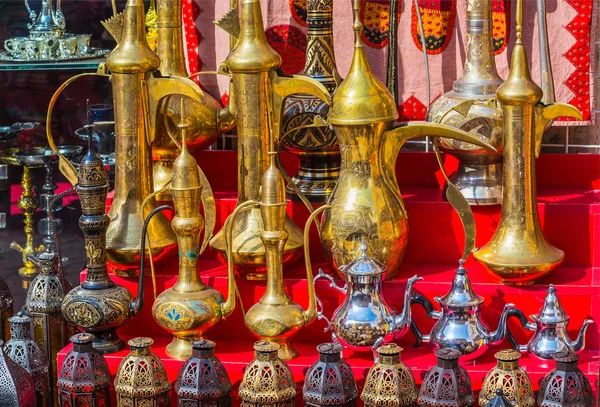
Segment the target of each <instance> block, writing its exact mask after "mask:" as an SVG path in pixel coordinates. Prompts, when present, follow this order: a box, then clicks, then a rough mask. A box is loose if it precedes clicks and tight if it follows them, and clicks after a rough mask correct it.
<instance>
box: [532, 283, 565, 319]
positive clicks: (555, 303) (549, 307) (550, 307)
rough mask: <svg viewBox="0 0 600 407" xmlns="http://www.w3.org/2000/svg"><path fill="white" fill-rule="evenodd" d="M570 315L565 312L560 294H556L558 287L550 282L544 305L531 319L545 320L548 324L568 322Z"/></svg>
mask: <svg viewBox="0 0 600 407" xmlns="http://www.w3.org/2000/svg"><path fill="white" fill-rule="evenodd" d="M569 318H570V317H569V316H568V315H567V314H565V311H564V310H563V307H562V305H561V304H560V300H559V299H558V295H556V288H554V285H553V284H550V286H549V287H548V290H547V291H546V298H545V299H544V305H543V306H542V308H541V309H540V310H539V311H538V313H537V314H535V315H532V316H531V319H533V320H534V321H536V322H543V323H546V324H558V323H560V322H566V321H568V320H569Z"/></svg>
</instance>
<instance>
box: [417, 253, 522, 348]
mask: <svg viewBox="0 0 600 407" xmlns="http://www.w3.org/2000/svg"><path fill="white" fill-rule="evenodd" d="M434 300H435V301H436V302H438V303H439V304H440V307H441V309H442V310H441V311H436V310H434V308H433V304H432V303H431V301H429V299H427V298H426V297H425V296H423V295H422V294H420V293H414V294H413V295H412V299H411V302H412V303H413V304H415V303H416V304H420V305H422V306H423V307H424V308H425V311H426V312H427V316H428V317H429V318H432V319H436V320H437V322H436V323H435V325H434V326H433V328H432V330H431V333H430V334H429V335H423V334H422V333H421V331H419V328H418V327H417V325H416V324H413V326H411V330H413V333H414V335H415V337H416V338H417V343H416V344H415V347H418V346H420V345H421V343H422V342H429V344H430V345H431V346H432V347H433V349H434V351H435V350H437V349H439V348H452V349H456V350H458V351H459V352H460V353H461V354H462V356H461V359H463V360H473V359H476V358H477V357H479V356H480V355H482V354H483V353H484V352H485V351H486V350H487V348H488V347H489V346H490V345H498V344H499V343H500V342H502V340H503V339H504V337H505V335H506V321H507V319H508V317H509V316H510V312H509V311H510V310H511V309H513V308H514V304H505V305H504V310H503V311H502V314H501V315H500V321H499V322H498V329H497V330H496V331H494V332H490V329H489V327H488V325H487V324H486V323H485V322H484V321H483V319H482V317H481V304H483V298H482V297H480V296H478V295H477V294H475V292H474V291H473V289H472V288H471V281H470V280H469V277H468V276H467V270H466V269H465V268H464V265H463V261H462V260H460V262H459V267H458V269H457V270H456V276H455V277H454V281H453V282H452V288H451V289H450V291H449V292H448V293H447V294H446V295H444V296H443V297H434Z"/></svg>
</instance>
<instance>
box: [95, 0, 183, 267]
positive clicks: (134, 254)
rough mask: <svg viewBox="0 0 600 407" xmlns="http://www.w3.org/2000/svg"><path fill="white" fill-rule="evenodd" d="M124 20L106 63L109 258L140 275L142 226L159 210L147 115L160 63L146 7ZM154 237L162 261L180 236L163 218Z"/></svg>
mask: <svg viewBox="0 0 600 407" xmlns="http://www.w3.org/2000/svg"><path fill="white" fill-rule="evenodd" d="M124 16H125V17H124V18H123V28H122V34H121V39H120V41H119V42H118V44H117V47H116V48H115V49H114V51H113V52H112V53H111V54H110V56H109V57H108V59H107V61H106V65H107V67H108V69H109V70H110V71H111V72H112V75H111V82H112V88H113V105H114V108H115V109H114V110H115V135H116V136H115V137H116V146H115V155H116V157H115V159H116V174H115V189H114V197H113V202H112V206H111V208H110V211H109V213H108V216H109V217H110V224H109V226H108V231H107V235H106V246H107V255H108V259H109V261H110V262H111V263H113V265H114V267H115V269H116V271H117V273H119V274H121V273H122V274H125V275H130V274H132V273H135V270H136V269H137V265H138V261H139V256H140V242H141V232H142V224H143V222H144V219H145V218H146V216H147V215H148V214H149V213H150V211H151V210H152V209H153V208H154V207H156V199H154V198H151V199H149V201H148V202H147V204H146V205H145V206H144V207H142V202H143V201H144V199H145V198H146V197H148V195H149V194H150V193H151V192H152V162H151V155H150V145H149V144H148V138H147V132H148V128H147V127H148V126H147V125H146V122H147V118H146V117H145V115H144V103H143V99H145V96H144V95H145V93H146V89H145V86H144V83H145V79H147V76H148V72H150V71H152V70H155V69H156V68H157V67H158V64H159V60H158V57H157V56H156V54H154V52H152V51H151V50H150V48H149V47H148V44H147V42H146V38H145V32H144V5H143V3H142V2H141V1H139V0H128V2H127V6H126V10H125V13H124ZM148 236H149V239H150V242H151V246H152V254H153V256H156V257H158V256H159V255H160V254H162V253H164V252H165V251H166V250H167V249H168V248H170V247H173V246H174V245H175V235H174V233H173V231H172V229H171V226H170V225H169V222H168V220H167V218H166V217H165V216H164V214H162V213H161V214H158V215H157V216H156V217H155V219H153V220H152V222H151V223H150V225H149V228H148Z"/></svg>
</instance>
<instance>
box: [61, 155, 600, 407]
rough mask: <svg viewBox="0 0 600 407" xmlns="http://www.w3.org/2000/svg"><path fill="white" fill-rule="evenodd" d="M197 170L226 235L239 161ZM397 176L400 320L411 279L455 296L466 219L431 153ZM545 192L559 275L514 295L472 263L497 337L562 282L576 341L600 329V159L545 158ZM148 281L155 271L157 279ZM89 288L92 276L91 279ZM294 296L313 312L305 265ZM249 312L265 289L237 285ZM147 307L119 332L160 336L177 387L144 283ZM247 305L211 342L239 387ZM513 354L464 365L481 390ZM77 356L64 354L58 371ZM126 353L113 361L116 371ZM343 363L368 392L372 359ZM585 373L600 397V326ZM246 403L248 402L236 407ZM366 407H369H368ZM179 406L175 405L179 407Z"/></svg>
mask: <svg viewBox="0 0 600 407" xmlns="http://www.w3.org/2000/svg"><path fill="white" fill-rule="evenodd" d="M197 159H198V163H199V164H200V166H201V167H202V168H203V170H204V171H205V172H206V174H207V176H208V178H209V180H210V182H211V185H212V187H213V189H214V190H215V197H216V202H217V228H220V227H221V225H222V224H223V222H224V220H225V219H226V217H227V216H228V214H229V213H231V211H232V210H233V208H234V206H235V202H236V196H235V195H236V193H235V189H236V185H237V180H236V177H237V171H236V155H235V152H225V151H206V152H201V153H199V154H197ZM297 164H298V163H297V161H296V160H294V159H293V157H291V156H284V165H285V167H286V168H287V169H288V171H290V172H293V171H294V169H295V168H297ZM445 165H446V168H447V170H448V171H449V172H452V171H453V170H454V169H456V161H455V160H454V159H453V158H452V157H446V160H445ZM397 175H398V182H399V184H400V188H401V191H402V194H403V197H404V199H405V203H406V208H407V211H408V215H409V228H410V232H409V239H408V242H409V243H408V247H407V250H406V255H405V258H404V263H403V266H402V269H401V270H400V272H399V273H398V275H397V276H396V277H395V278H394V279H393V280H391V281H388V282H386V283H385V295H386V298H387V299H388V301H389V303H390V304H391V305H392V306H394V307H395V308H396V309H397V310H398V312H400V311H401V310H402V301H403V297H404V287H405V282H406V279H407V278H408V277H410V276H412V275H414V274H418V275H420V276H422V277H424V278H425V279H424V280H423V281H420V282H418V283H417V284H416V289H418V290H419V291H421V292H422V293H423V294H425V295H426V296H427V297H428V298H433V297H434V296H436V295H442V294H444V293H445V292H447V291H448V289H449V287H450V284H451V281H452V278H453V276H454V269H455V268H456V260H457V259H458V258H459V257H460V255H461V250H462V245H463V232H462V227H461V225H460V221H459V219H458V217H457V216H456V215H455V214H454V212H453V210H452V208H451V206H450V205H449V204H448V203H447V202H445V201H444V200H443V198H442V191H441V185H442V184H443V178H442V176H441V173H440V171H439V169H438V168H437V164H436V161H435V156H434V155H433V154H431V153H402V154H401V155H400V157H399V160H398V165H397ZM537 184H538V196H539V204H538V207H539V211H540V220H541V223H542V227H543V229H544V233H545V234H546V236H547V237H548V240H549V241H551V242H552V243H553V244H555V245H556V246H558V247H560V248H561V249H563V250H564V251H565V253H566V257H565V261H564V263H563V264H562V265H561V266H560V267H559V268H558V269H556V270H555V271H554V272H553V273H552V274H550V275H549V276H547V277H545V278H543V279H542V280H541V281H539V282H537V283H536V284H534V285H532V286H527V287H511V286H505V285H502V284H500V283H498V282H497V281H496V280H495V279H494V278H493V276H491V275H490V274H488V273H486V272H485V271H484V270H483V269H482V268H481V267H480V266H479V265H478V264H477V263H476V262H474V261H473V259H469V260H468V261H467V264H466V266H467V269H468V270H469V276H470V278H471V281H472V283H473V288H474V290H475V291H476V292H477V293H478V294H479V295H481V296H483V297H484V298H485V303H484V309H483V317H484V319H485V321H486V322H487V323H488V325H489V326H490V327H491V328H492V329H495V328H496V325H497V321H498V318H499V314H500V312H501V310H502V308H503V307H504V304H505V303H507V302H512V303H515V304H516V306H517V307H518V308H519V309H521V310H522V311H523V312H525V313H526V314H528V315H529V314H533V313H536V312H537V311H538V309H539V308H540V306H541V304H542V301H543V299H544V296H545V290H546V288H547V286H548V284H549V283H553V284H555V287H556V288H557V290H558V294H559V296H560V299H561V301H562V304H563V307H564V308H565V311H566V312H567V313H568V314H569V315H571V321H570V324H569V329H570V331H569V334H570V335H571V337H572V338H575V336H576V334H577V330H578V329H579V327H580V326H581V322H582V320H583V319H584V318H586V317H588V316H591V317H593V318H594V319H595V320H596V321H600V156H599V155H554V154H546V155H542V156H541V157H540V158H539V159H538V162H537ZM288 213H289V214H290V215H291V217H292V218H293V219H294V220H295V221H296V223H297V224H298V225H301V226H303V225H304V223H305V221H306V218H307V217H308V211H307V210H306V208H304V206H303V205H302V204H301V203H298V202H291V204H290V205H288ZM474 213H475V220H476V223H477V233H478V236H477V244H478V245H483V244H484V243H485V242H487V240H488V239H489V238H490V237H491V235H492V234H493V233H494V230H495V228H496V226H497V224H498V221H499V217H500V207H499V206H496V207H478V208H474ZM311 259H312V261H313V271H314V272H315V273H316V271H317V269H318V267H322V268H327V265H326V264H325V263H324V257H323V252H322V249H321V247H320V243H319V241H318V238H317V235H316V231H315V230H314V227H313V230H312V231H311ZM199 270H200V273H201V276H202V279H203V281H204V282H205V283H206V284H208V285H211V286H214V287H215V288H217V289H219V290H220V291H221V292H223V293H224V294H226V289H227V285H226V282H227V280H226V268H225V266H223V265H221V264H220V263H219V262H218V261H217V260H216V256H215V254H214V253H213V252H212V251H211V250H210V249H209V250H207V251H206V252H205V254H204V255H203V256H202V258H201V260H200V264H199ZM156 271H157V276H156V283H157V292H159V293H160V292H161V291H163V290H164V289H166V288H168V287H170V286H172V285H173V283H174V282H175V280H176V278H177V260H176V253H172V254H171V255H170V256H165V257H163V258H162V259H161V260H160V261H158V262H157V263H156ZM148 273H149V272H148ZM81 278H82V280H83V279H84V278H85V272H84V273H82V276H81ZM285 278H286V280H285V288H286V291H287V292H288V294H289V295H290V296H291V297H292V298H293V300H294V301H296V302H298V303H299V304H301V305H303V306H306V305H307V302H308V300H307V285H306V277H305V266H304V262H303V260H301V261H299V262H298V263H296V264H295V265H293V266H291V267H289V268H288V269H287V270H286V271H285ZM113 279H114V281H115V282H116V283H118V284H122V285H124V286H126V287H127V288H128V289H129V290H130V291H131V292H132V293H133V294H134V295H135V293H136V292H137V280H136V279H133V278H122V277H117V276H113ZM237 282H238V288H239V291H240V294H241V298H242V303H243V307H244V308H245V309H248V308H249V307H250V306H251V305H252V304H253V303H255V302H256V301H258V299H259V298H260V297H261V296H262V294H263V292H264V286H265V285H264V283H261V282H248V281H242V280H240V279H238V280H237ZM145 283H146V287H145V295H146V305H145V306H144V309H143V311H142V313H141V314H140V315H137V316H136V317H134V318H133V319H132V320H131V321H129V322H128V323H127V324H126V325H125V326H123V327H122V328H121V329H120V330H119V332H120V334H121V335H122V336H123V337H124V338H130V337H133V336H150V337H152V338H154V340H155V345H154V347H153V349H154V351H155V352H156V353H157V354H158V355H159V356H161V358H162V359H163V363H164V364H165V367H166V369H167V371H168V374H169V377H170V378H171V380H172V381H174V380H175V378H176V376H177V373H178V370H179V367H180V366H181V364H182V362H181V361H176V360H172V359H170V358H168V357H167V356H165V354H164V348H165V346H166V345H167V344H168V342H169V341H170V338H169V337H168V335H167V334H166V333H165V332H164V331H162V330H161V329H160V328H159V327H158V326H157V325H156V324H155V322H154V320H153V319H152V315H151V303H152V299H153V292H152V284H151V279H150V277H149V276H148V275H147V276H146V278H145ZM317 294H318V295H319V297H320V298H321V299H322V300H323V302H324V307H325V314H326V315H328V316H330V315H331V314H332V312H333V311H334V310H335V308H336V307H337V306H338V305H339V304H340V303H341V300H342V295H341V294H340V293H339V292H338V291H335V290H334V289H332V288H329V286H328V284H326V283H325V282H320V283H317ZM240 308H241V306H240V304H239V303H238V308H237V309H236V311H235V312H234V313H233V315H231V316H230V318H228V319H227V320H226V321H224V322H222V323H221V324H219V325H218V326H217V327H215V328H214V329H213V330H211V331H210V332H209V335H208V337H209V338H210V339H212V340H214V341H216V342H217V356H218V357H219V358H220V359H221V361H222V362H223V363H224V364H225V366H226V368H227V370H228V372H229V374H230V377H231V380H232V382H233V383H235V384H239V381H240V380H241V378H242V374H243V369H244V368H245V366H246V365H247V364H248V362H249V361H250V360H251V359H252V357H253V356H252V343H253V341H254V340H255V338H253V337H252V335H251V334H250V333H249V332H248V330H247V329H246V328H245V326H244V322H243V316H242V312H241V309H240ZM413 319H414V320H415V321H416V323H417V324H418V325H419V327H420V328H421V329H422V330H423V331H427V330H428V329H430V328H431V326H432V325H433V322H434V321H431V320H428V319H427V318H426V317H425V315H424V312H423V310H422V309H421V308H420V307H418V306H415V307H413ZM324 327H325V323H324V322H323V321H315V322H314V323H313V324H311V325H310V326H308V327H306V328H305V329H304V330H302V331H301V332H300V333H299V334H298V336H297V337H295V340H294V344H295V346H296V347H297V349H298V350H299V351H300V356H299V357H298V358H297V359H294V360H292V361H290V362H289V364H290V366H291V367H292V371H293V373H294V376H295V379H296V381H297V384H298V389H299V393H298V397H297V404H298V405H301V404H302V401H301V393H300V390H301V386H302V381H303V375H304V372H305V371H306V369H307V368H308V367H309V366H310V364H312V363H313V362H314V361H315V360H316V359H317V352H316V349H315V347H316V345H317V344H319V343H322V342H326V341H329V340H330V336H329V334H328V333H326V332H324ZM509 327H510V329H511V331H512V332H513V334H514V335H515V336H516V337H517V339H518V340H519V341H520V342H521V343H524V342H526V339H527V338H528V337H529V336H530V335H531V333H528V332H525V331H523V329H522V328H521V327H520V326H518V325H517V324H516V321H509ZM413 342H414V338H413V336H412V334H411V333H408V334H407V335H406V336H404V337H403V338H401V339H400V340H399V341H398V343H399V344H401V345H402V346H403V347H404V351H403V353H402V360H403V361H404V362H405V363H407V364H408V365H409V366H410V367H411V369H412V370H413V373H414V375H415V379H416V380H417V383H420V382H421V380H422V377H423V375H424V373H425V371H426V370H427V369H428V368H429V367H431V366H432V365H433V364H434V363H435V356H434V355H433V354H432V352H431V350H430V348H429V347H427V346H426V345H424V346H422V347H420V348H418V349H415V348H413V347H412V343H413ZM506 347H508V343H507V342H506V341H504V342H503V343H502V345H500V346H498V347H495V348H491V349H489V350H488V352H487V353H486V354H485V355H484V356H483V357H481V358H479V359H478V360H477V361H475V362H474V363H473V362H470V363H469V362H465V363H462V364H463V366H464V367H466V368H467V370H468V372H469V374H470V376H471V379H472V382H473V386H474V389H475V391H476V392H477V391H478V390H479V389H480V387H481V381H482V379H483V377H484V376H485V374H486V373H487V371H489V370H490V369H491V368H492V367H493V366H494V364H495V360H494V358H493V354H494V353H495V351H497V350H500V349H503V348H506ZM68 350H69V348H66V349H64V350H63V351H62V352H61V353H60V354H59V357H58V359H59V364H60V363H61V362H62V360H63V358H64V356H65V355H66V353H67V352H68ZM126 354H127V351H123V352H120V353H118V354H114V355H107V356H106V358H107V361H108V364H109V367H110V369H111V372H112V373H113V374H114V373H115V372H116V370H117V368H118V364H119V362H120V360H121V359H122V358H123V356H124V355H126ZM344 356H345V357H346V358H347V359H348V361H349V363H350V365H351V366H352V367H353V369H354V374H355V377H356V380H357V382H358V385H359V387H362V384H363V383H364V378H365V376H366V372H367V370H368V368H369V367H370V366H371V365H372V363H373V361H372V355H371V354H370V353H366V354H353V353H352V352H350V351H345V354H344ZM521 365H522V366H523V367H524V368H525V370H526V371H527V372H528V373H529V375H530V377H531V380H532V383H533V385H534V388H536V389H537V387H538V381H539V379H540V378H541V377H543V376H544V374H545V373H546V372H548V371H549V370H550V369H551V368H552V367H553V362H549V363H547V364H545V365H544V364H541V363H540V362H538V361H535V360H533V359H530V358H528V357H527V356H524V357H523V358H522V359H521ZM580 367H581V369H582V370H583V371H584V372H585V373H586V374H587V376H588V378H589V379H590V381H591V382H592V387H593V389H594V392H595V394H596V396H597V395H598V378H599V370H600V332H599V330H598V325H597V324H593V325H591V326H590V327H589V329H588V334H587V344H586V350H585V351H584V352H582V354H581V359H580ZM234 404H235V405H238V404H239V401H236V402H235V403H234ZM360 404H361V405H362V403H360ZM172 405H175V400H173V401H172Z"/></svg>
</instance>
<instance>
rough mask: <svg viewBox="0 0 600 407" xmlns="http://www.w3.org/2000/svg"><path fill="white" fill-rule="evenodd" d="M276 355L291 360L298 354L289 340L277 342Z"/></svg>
mask: <svg viewBox="0 0 600 407" xmlns="http://www.w3.org/2000/svg"><path fill="white" fill-rule="evenodd" d="M277 355H278V356H279V359H281V360H292V359H295V358H296V357H297V356H298V351H297V350H296V348H294V346H293V345H292V344H291V343H289V342H282V343H279V350H278V351H277Z"/></svg>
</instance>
